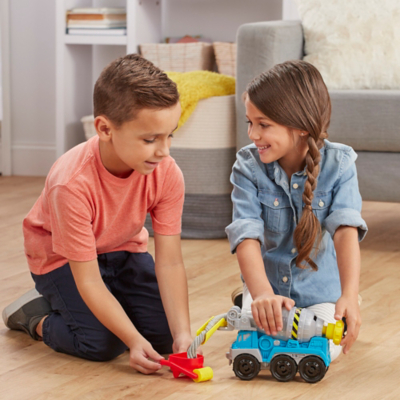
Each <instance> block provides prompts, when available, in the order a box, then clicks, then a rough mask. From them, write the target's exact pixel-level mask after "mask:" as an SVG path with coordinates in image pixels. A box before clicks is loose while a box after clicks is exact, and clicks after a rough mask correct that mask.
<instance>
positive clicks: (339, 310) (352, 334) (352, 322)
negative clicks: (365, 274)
mask: <svg viewBox="0 0 400 400" xmlns="http://www.w3.org/2000/svg"><path fill="white" fill-rule="evenodd" d="M343 317H346V323H347V334H346V336H345V337H344V339H343V340H342V342H341V343H340V344H341V345H342V346H343V354H347V353H348V352H349V351H350V349H351V346H352V345H353V343H354V342H355V341H356V339H357V337H358V333H359V331H360V326H361V314H360V306H359V305H358V296H357V295H355V296H344V295H342V297H340V299H339V300H338V301H337V302H336V310H335V319H336V320H338V321H339V320H341V319H342V318H343Z"/></svg>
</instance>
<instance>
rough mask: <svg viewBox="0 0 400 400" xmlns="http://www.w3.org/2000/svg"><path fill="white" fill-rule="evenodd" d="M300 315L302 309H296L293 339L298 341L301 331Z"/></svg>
mask: <svg viewBox="0 0 400 400" xmlns="http://www.w3.org/2000/svg"><path fill="white" fill-rule="evenodd" d="M300 314H301V308H296V311H295V313H294V318H293V326H292V339H294V340H297V332H298V330H299V322H300Z"/></svg>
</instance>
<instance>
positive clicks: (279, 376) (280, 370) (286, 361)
mask: <svg viewBox="0 0 400 400" xmlns="http://www.w3.org/2000/svg"><path fill="white" fill-rule="evenodd" d="M270 370H271V374H272V376H273V377H274V378H275V379H276V380H277V381H279V382H288V381H290V380H292V379H293V378H294V377H295V375H296V372H297V364H296V361H294V360H293V358H292V357H289V356H286V355H281V356H276V357H274V358H273V359H272V361H271V365H270Z"/></svg>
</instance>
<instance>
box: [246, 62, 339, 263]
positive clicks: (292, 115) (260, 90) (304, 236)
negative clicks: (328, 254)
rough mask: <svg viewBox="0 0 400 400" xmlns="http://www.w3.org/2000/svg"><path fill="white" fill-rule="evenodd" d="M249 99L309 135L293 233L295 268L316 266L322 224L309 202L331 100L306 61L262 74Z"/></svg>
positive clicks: (273, 117) (275, 118) (276, 119)
mask: <svg viewBox="0 0 400 400" xmlns="http://www.w3.org/2000/svg"><path fill="white" fill-rule="evenodd" d="M246 93H247V96H248V97H249V100H250V101H251V102H252V103H253V104H254V105H255V106H256V107H257V108H258V109H259V110H260V111H261V112H262V113H263V114H264V115H266V116H267V117H268V118H270V119H271V120H272V121H274V122H276V123H278V124H280V125H283V126H286V127H288V128H289V129H295V130H300V131H304V132H308V133H309V135H308V139H307V144H308V152H307V155H306V174H307V180H306V182H305V185H304V192H303V203H304V208H303V214H302V217H301V219H300V221H299V223H298V225H297V227H296V229H295V231H294V242H295V244H296V247H297V250H298V256H297V258H296V265H297V266H298V267H300V268H305V267H306V266H305V265H303V264H302V263H303V261H305V262H306V263H307V264H308V265H309V266H311V268H312V269H314V270H317V269H318V266H317V265H316V264H315V262H314V261H313V260H312V259H311V253H312V252H313V255H314V256H315V255H316V252H317V251H318V247H319V244H320V243H319V242H320V239H321V225H320V223H319V221H318V219H317V217H316V216H315V215H314V213H313V209H312V200H313V197H314V190H315V188H316V186H317V178H318V175H319V170H320V166H319V162H320V160H321V155H320V152H319V150H320V149H321V148H322V147H323V146H324V139H326V138H327V137H328V133H327V130H328V127H329V123H330V118H331V100H330V97H329V93H328V89H327V88H326V86H325V83H324V81H323V79H322V76H321V74H320V73H319V71H318V70H317V69H316V68H315V67H314V66H313V65H311V64H309V63H307V62H306V61H297V60H296V61H286V62H284V63H282V64H277V65H275V66H274V67H273V68H271V69H270V70H268V71H267V72H265V73H262V74H261V75H259V76H258V77H256V78H254V79H253V81H252V82H251V83H250V84H249V85H248V87H247V90H246Z"/></svg>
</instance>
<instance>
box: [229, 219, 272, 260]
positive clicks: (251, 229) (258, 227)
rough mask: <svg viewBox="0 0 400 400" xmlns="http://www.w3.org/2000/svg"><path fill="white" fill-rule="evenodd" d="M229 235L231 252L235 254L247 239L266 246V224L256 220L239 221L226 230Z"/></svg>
mask: <svg viewBox="0 0 400 400" xmlns="http://www.w3.org/2000/svg"><path fill="white" fill-rule="evenodd" d="M225 231H226V234H227V235H228V239H229V243H230V246H231V252H232V254H234V253H235V252H236V248H237V247H238V246H239V244H240V243H242V242H243V240H245V239H255V240H258V241H259V242H260V243H261V244H262V245H264V223H263V222H260V221H259V220H256V219H249V218H247V219H237V220H236V221H233V222H232V223H231V224H230V225H228V226H227V227H226V229H225Z"/></svg>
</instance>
